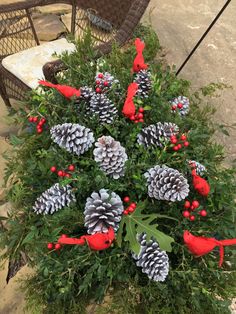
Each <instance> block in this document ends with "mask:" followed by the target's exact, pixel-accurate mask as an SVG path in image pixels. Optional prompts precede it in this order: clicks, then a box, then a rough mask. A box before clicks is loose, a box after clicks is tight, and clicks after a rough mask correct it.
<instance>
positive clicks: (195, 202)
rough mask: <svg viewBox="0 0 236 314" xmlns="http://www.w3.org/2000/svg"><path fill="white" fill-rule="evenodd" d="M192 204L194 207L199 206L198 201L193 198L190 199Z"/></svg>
mask: <svg viewBox="0 0 236 314" xmlns="http://www.w3.org/2000/svg"><path fill="white" fill-rule="evenodd" d="M192 206H193V207H194V208H198V207H199V206H200V204H199V202H198V201H196V200H194V201H192Z"/></svg>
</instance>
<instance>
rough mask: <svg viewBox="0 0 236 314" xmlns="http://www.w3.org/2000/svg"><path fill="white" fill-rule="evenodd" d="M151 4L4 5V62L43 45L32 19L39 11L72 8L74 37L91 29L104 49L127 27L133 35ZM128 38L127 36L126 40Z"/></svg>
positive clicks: (46, 0)
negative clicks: (51, 7)
mask: <svg viewBox="0 0 236 314" xmlns="http://www.w3.org/2000/svg"><path fill="white" fill-rule="evenodd" d="M148 2H149V0H27V1H26V0H25V1H20V2H16V3H11V4H3V5H1V4H0V61H1V60H2V59H3V58H4V57H6V56H8V55H10V54H14V53H16V52H19V51H22V50H25V49H27V48H31V47H34V46H36V45H39V40H38V37H37V34H36V32H35V28H34V25H33V21H32V17H31V13H32V12H33V11H34V10H35V9H36V7H40V6H46V5H50V4H59V3H63V4H68V5H71V21H70V23H71V25H70V31H71V33H72V34H73V35H76V37H81V36H83V34H84V31H85V30H86V28H87V27H88V26H90V28H91V34H92V36H93V37H94V38H95V43H96V44H97V45H101V44H106V43H109V42H111V41H113V40H114V39H116V36H117V34H118V33H119V31H120V30H121V29H122V26H123V24H126V29H125V32H127V31H128V33H131V32H132V31H133V27H134V26H135V23H136V21H137V22H138V21H139V20H140V18H141V16H142V14H143V12H144V10H145V8H146V6H147V4H148ZM130 12H132V14H130ZM134 21H135V23H134ZM123 33H124V32H123ZM126 35H127V34H126ZM126 35H125V34H124V35H123V37H124V39H125V38H126V37H127V36H126ZM120 38H121V36H120V35H118V39H120ZM119 41H120V40H119ZM120 43H121V42H120ZM109 49H110V48H109ZM104 51H105V50H104Z"/></svg>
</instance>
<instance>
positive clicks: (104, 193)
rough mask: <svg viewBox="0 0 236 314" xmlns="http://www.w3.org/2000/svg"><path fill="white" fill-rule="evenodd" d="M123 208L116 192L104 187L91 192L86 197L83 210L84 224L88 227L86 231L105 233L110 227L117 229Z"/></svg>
mask: <svg viewBox="0 0 236 314" xmlns="http://www.w3.org/2000/svg"><path fill="white" fill-rule="evenodd" d="M123 210H124V206H123V203H122V200H121V198H120V196H119V195H117V194H116V193H114V192H110V191H108V190H105V189H101V190H100V191H99V192H98V193H97V192H93V193H92V195H91V196H90V197H88V198H87V201H86V205H85V211H84V215H85V218H84V221H85V224H84V225H85V227H87V228H88V233H89V234H94V233H96V232H104V233H105V232H108V229H109V228H110V227H112V228H113V229H114V231H117V230H118V228H119V222H120V220H121V215H122V213H123Z"/></svg>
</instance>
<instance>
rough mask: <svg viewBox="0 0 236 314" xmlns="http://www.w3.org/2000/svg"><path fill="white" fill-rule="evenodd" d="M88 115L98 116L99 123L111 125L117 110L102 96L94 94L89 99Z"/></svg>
mask: <svg viewBox="0 0 236 314" xmlns="http://www.w3.org/2000/svg"><path fill="white" fill-rule="evenodd" d="M88 114H96V115H98V117H99V120H100V122H101V123H112V122H113V120H114V117H115V116H116V114H117V109H116V107H115V105H114V104H113V103H112V102H111V100H110V99H108V98H107V97H106V96H105V95H104V94H95V95H94V96H93V97H92V98H91V99H90V102H89V105H88Z"/></svg>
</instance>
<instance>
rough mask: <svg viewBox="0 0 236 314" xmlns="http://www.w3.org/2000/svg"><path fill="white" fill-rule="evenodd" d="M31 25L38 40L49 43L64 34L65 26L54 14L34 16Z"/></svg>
mask: <svg viewBox="0 0 236 314" xmlns="http://www.w3.org/2000/svg"><path fill="white" fill-rule="evenodd" d="M33 23H34V26H35V30H36V33H37V35H38V38H39V40H43V41H51V40H54V39H57V38H58V37H59V36H60V35H61V34H63V33H65V32H66V28H65V25H64V24H63V23H62V22H61V20H60V17H59V16H57V15H55V14H47V15H44V14H42V15H36V17H35V18H34V20H33Z"/></svg>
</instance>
